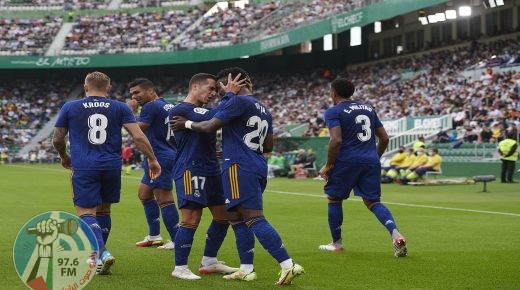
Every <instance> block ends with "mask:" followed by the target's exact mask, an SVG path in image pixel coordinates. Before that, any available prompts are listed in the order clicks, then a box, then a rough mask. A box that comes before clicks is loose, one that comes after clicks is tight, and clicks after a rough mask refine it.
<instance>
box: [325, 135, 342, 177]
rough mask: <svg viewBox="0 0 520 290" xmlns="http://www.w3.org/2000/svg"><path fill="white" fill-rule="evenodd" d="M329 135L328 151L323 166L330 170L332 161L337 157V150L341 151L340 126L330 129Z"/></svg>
mask: <svg viewBox="0 0 520 290" xmlns="http://www.w3.org/2000/svg"><path fill="white" fill-rule="evenodd" d="M329 134H330V140H329V151H328V153H327V163H326V164H325V167H328V168H332V167H333V165H334V161H335V160H336V157H337V156H338V153H339V150H340V149H341V143H342V142H343V137H342V134H341V126H335V127H332V128H330V129H329Z"/></svg>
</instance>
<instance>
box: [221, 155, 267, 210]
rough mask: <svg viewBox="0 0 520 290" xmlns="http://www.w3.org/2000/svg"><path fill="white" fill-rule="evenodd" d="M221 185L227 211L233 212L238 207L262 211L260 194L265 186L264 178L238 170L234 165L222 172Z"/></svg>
mask: <svg viewBox="0 0 520 290" xmlns="http://www.w3.org/2000/svg"><path fill="white" fill-rule="evenodd" d="M222 185H223V187H224V196H225V197H226V208H227V210H228V211H235V210H236V206H238V205H241V206H242V207H244V208H248V209H258V210H261V209H263V206H262V194H263V193H264V190H265V187H266V185H267V179H266V178H265V177H263V176H261V175H258V174H255V173H252V172H249V171H245V170H243V169H240V166H239V165H238V164H236V163H235V164H233V165H231V166H230V167H229V168H228V169H226V170H224V171H223V172H222Z"/></svg>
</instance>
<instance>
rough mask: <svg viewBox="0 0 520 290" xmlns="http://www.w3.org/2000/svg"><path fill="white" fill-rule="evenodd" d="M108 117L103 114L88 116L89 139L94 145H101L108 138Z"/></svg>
mask: <svg viewBox="0 0 520 290" xmlns="http://www.w3.org/2000/svg"><path fill="white" fill-rule="evenodd" d="M107 126H108V119H107V117H106V116H105V115H102V114H93V115H90V116H89V117H88V127H89V128H90V129H89V130H88V141H89V142H90V143H92V144H94V145H101V144H103V143H105V141H106V140H107V130H106V129H107Z"/></svg>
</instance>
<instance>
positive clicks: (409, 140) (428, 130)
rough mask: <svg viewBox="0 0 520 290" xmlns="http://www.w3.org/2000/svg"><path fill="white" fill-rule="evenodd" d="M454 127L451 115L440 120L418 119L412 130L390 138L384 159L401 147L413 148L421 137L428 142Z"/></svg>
mask: <svg viewBox="0 0 520 290" xmlns="http://www.w3.org/2000/svg"><path fill="white" fill-rule="evenodd" d="M452 126H453V120H452V117H451V116H450V115H444V116H441V117H439V118H428V119H422V120H421V119H416V120H414V127H413V128H412V129H410V130H408V131H405V132H402V133H400V134H397V135H395V136H393V137H391V138H390V142H389V143H388V148H387V151H386V152H385V154H383V157H388V156H391V155H393V154H394V153H395V152H397V150H398V149H399V147H400V146H405V147H409V146H412V145H413V143H415V141H417V139H418V138H419V137H424V139H426V140H429V139H432V138H433V137H434V136H435V135H437V133H439V132H440V131H441V130H442V131H444V130H449V129H451V128H452Z"/></svg>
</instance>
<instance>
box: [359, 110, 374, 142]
mask: <svg viewBox="0 0 520 290" xmlns="http://www.w3.org/2000/svg"><path fill="white" fill-rule="evenodd" d="M356 124H361V130H363V132H361V133H358V134H357V137H358V139H359V141H361V142H366V141H368V140H370V138H372V130H371V129H370V118H368V117H367V116H366V115H358V116H357V117H356Z"/></svg>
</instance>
